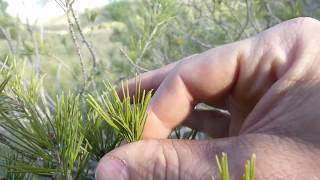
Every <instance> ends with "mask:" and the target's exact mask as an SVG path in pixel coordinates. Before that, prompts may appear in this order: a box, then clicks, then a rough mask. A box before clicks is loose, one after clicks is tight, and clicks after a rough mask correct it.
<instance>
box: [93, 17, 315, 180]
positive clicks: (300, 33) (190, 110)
mask: <svg viewBox="0 0 320 180" xmlns="http://www.w3.org/2000/svg"><path fill="white" fill-rule="evenodd" d="M319 32H320V22H319V21H317V20H315V19H312V18H303V17H301V18H296V19H292V20H289V21H286V22H283V23H281V24H279V25H276V26H274V27H273V28H270V29H268V30H266V31H264V32H262V33H260V34H258V35H256V36H254V37H252V38H249V39H245V40H242V41H239V42H235V43H232V44H227V45H224V46H221V47H217V48H214V49H211V50H209V51H207V52H204V53H202V54H197V55H194V56H191V57H188V58H185V59H182V60H180V61H178V62H176V63H173V64H170V65H167V66H165V67H163V68H161V69H157V70H153V71H150V72H147V73H145V74H142V76H141V79H142V88H143V89H154V90H156V92H155V94H154V96H153V97H152V100H151V103H150V106H149V109H148V119H147V122H146V126H145V130H144V139H145V140H142V141H139V142H135V143H131V144H127V145H124V146H122V147H120V148H118V149H116V150H114V151H112V152H110V153H108V154H107V155H106V156H105V157H104V158H103V159H102V160H101V161H100V162H99V164H98V167H97V170H96V178H97V179H98V180H102V179H112V180H118V179H119V180H123V179H138V180H140V179H183V180H188V179H192V180H194V179H210V178H211V176H212V175H214V176H215V177H219V175H218V167H217V165H216V161H215V159H214V157H215V155H216V154H219V155H220V154H221V152H226V153H227V154H228V156H229V165H230V172H231V179H241V178H242V175H243V169H244V164H245V163H246V161H247V160H248V159H250V157H251V155H252V154H253V153H255V154H256V155H257V164H256V179H272V180H274V179H290V180H294V179H299V180H301V179H309V180H310V179H320V159H319V157H320V119H319V118H320V109H319V108H320V68H319V66H320V33H319ZM133 84H134V82H133V81H131V85H132V86H133ZM198 103H206V104H208V105H211V106H214V107H217V108H221V109H225V110H227V111H229V113H230V115H226V114H221V113H219V112H218V111H212V110H199V109H195V108H194V107H195V105H196V104H198ZM182 123H184V124H185V125H188V126H190V127H193V128H195V129H198V130H201V131H204V132H206V133H208V134H209V135H210V136H212V137H213V139H210V140H203V141H190V140H168V139H165V138H166V137H167V136H168V135H169V133H170V132H171V130H172V129H173V128H174V127H176V126H178V125H179V124H182Z"/></svg>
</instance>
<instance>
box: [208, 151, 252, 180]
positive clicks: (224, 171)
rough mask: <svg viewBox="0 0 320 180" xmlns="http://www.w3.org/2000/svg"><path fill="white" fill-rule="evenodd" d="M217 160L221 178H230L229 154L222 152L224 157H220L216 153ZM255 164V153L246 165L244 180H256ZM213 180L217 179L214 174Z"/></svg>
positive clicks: (225, 179)
mask: <svg viewBox="0 0 320 180" xmlns="http://www.w3.org/2000/svg"><path fill="white" fill-rule="evenodd" d="M216 162H217V166H218V171H219V174H220V179H221V180H230V174H229V165H228V155H227V154H226V153H224V152H223V153H222V157H218V156H217V155H216ZM255 164H256V155H255V154H253V155H252V156H251V160H250V161H248V162H247V164H246V165H245V170H244V174H243V177H242V179H243V180H254V179H255V178H254V176H255V169H254V168H255ZM212 180H215V178H214V176H212Z"/></svg>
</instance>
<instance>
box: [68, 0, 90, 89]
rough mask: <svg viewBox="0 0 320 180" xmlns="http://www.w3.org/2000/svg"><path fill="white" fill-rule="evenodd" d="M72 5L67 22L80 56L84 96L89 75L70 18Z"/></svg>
mask: <svg viewBox="0 0 320 180" xmlns="http://www.w3.org/2000/svg"><path fill="white" fill-rule="evenodd" d="M70 6H71V5H70V4H68V6H67V12H66V15H67V20H68V24H69V31H70V35H71V38H72V41H73V44H74V46H75V48H76V51H77V54H78V57H79V61H80V67H81V71H82V76H83V87H82V89H81V91H80V94H81V95H83V93H84V91H85V90H86V87H87V78H88V76H87V73H86V70H85V67H84V61H83V56H82V54H81V50H80V46H79V43H78V40H77V36H76V33H75V31H74V29H73V28H74V25H73V22H72V20H71V18H70V12H69V11H70Z"/></svg>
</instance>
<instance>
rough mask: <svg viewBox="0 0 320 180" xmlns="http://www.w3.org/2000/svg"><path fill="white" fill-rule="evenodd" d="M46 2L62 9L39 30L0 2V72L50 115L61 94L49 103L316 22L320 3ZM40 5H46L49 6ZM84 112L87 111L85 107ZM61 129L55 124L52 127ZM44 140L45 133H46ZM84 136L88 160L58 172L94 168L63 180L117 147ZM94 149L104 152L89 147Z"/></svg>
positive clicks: (203, 0) (196, 0)
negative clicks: (82, 6) (80, 5)
mask: <svg viewBox="0 0 320 180" xmlns="http://www.w3.org/2000/svg"><path fill="white" fill-rule="evenodd" d="M51 1H55V2H56V3H57V4H58V5H59V6H61V11H64V12H65V15H63V16H61V17H57V18H54V19H51V20H49V21H48V22H45V23H37V21H35V22H28V21H24V20H23V21H22V20H20V19H19V18H17V17H13V16H10V15H9V14H8V13H7V11H6V9H7V6H8V3H7V2H6V1H4V0H0V69H1V71H0V72H5V71H6V69H10V70H11V69H12V67H14V72H15V74H19V77H20V78H21V79H18V80H17V79H16V81H19V82H22V83H21V84H27V85H30V84H31V85H32V84H33V83H35V82H37V83H39V84H40V85H39V91H32V92H33V93H34V94H37V93H39V94H41V98H42V101H43V99H46V100H45V103H42V104H40V105H39V106H40V108H43V109H45V110H44V111H46V108H47V107H46V105H48V106H49V109H50V105H51V106H53V108H52V109H55V106H56V104H55V103H54V100H52V99H55V97H56V96H57V95H60V96H59V97H60V99H59V100H57V101H56V102H57V103H60V104H61V102H62V101H63V102H64V101H65V100H64V99H61V96H62V94H68V93H70V94H75V95H77V94H81V96H82V97H83V96H86V94H87V93H91V94H96V95H97V96H98V95H99V94H101V92H102V91H103V90H104V85H103V82H104V81H110V82H112V83H118V82H120V81H121V80H123V79H128V78H132V77H134V76H135V75H136V74H137V73H143V72H145V71H148V70H152V69H156V68H159V67H161V66H164V65H166V64H168V63H171V62H174V61H176V60H179V59H181V58H183V57H186V56H190V55H192V54H195V53H200V52H203V51H206V50H208V49H210V48H214V47H217V46H219V45H222V44H225V43H229V42H233V41H237V40H241V39H245V38H247V37H250V36H253V35H255V34H257V33H259V32H261V31H263V30H265V29H267V28H269V27H271V26H273V25H275V24H278V23H280V22H282V21H285V20H288V19H291V18H294V17H299V16H310V17H314V18H317V19H319V18H320V8H319V7H320V1H319V0H113V1H110V2H109V3H108V4H107V5H106V6H104V7H99V8H96V9H90V10H85V11H84V12H81V13H80V12H78V11H77V9H74V8H73V3H77V0H75V1H73V0H65V1H64V0H51ZM92 1H94V0H92ZM39 2H41V3H42V5H45V4H46V3H48V0H44V1H39ZM25 3H28V2H27V1H25ZM4 79H5V78H4V76H3V77H1V78H0V80H1V82H2V80H4ZM13 87H15V86H14V85H13ZM16 87H18V85H16ZM0 89H1V88H0ZM17 89H19V88H17ZM20 90H21V89H20ZM19 92H20V91H14V94H15V96H17V97H19V94H17V93H19ZM28 92H29V90H28ZM30 97H31V95H30ZM30 97H29V96H28V98H30ZM71 97H72V96H71ZM31 99H32V98H31ZM66 99H68V98H66ZM75 99H77V98H75ZM80 99H81V98H80ZM28 100H30V99H28ZM1 101H2V102H3V99H1ZM35 101H38V100H35ZM47 101H48V102H47ZM66 101H67V100H66ZM69 101H71V100H68V102H69ZM19 102H20V101H19ZM21 102H24V101H23V100H21ZM46 102H47V103H46ZM81 102H82V101H81V100H78V99H77V100H75V102H74V104H80V106H81ZM62 105H63V103H62V104H61V108H63V107H64V106H62ZM0 106H1V103H0ZM83 106H86V105H85V103H84V105H83ZM83 106H81V107H80V108H83ZM48 111H50V110H48ZM53 111H54V110H53ZM54 112H55V113H58V112H59V111H58V110H57V111H54ZM61 113H62V112H61ZM82 113H84V114H82V115H81V114H76V116H79V117H80V116H82V118H84V117H85V118H84V119H97V115H96V114H95V113H91V111H90V110H88V109H86V110H83V111H82ZM86 113H87V115H86ZM61 116H62V115H61ZM92 121H94V123H93V124H89V125H88V127H90V128H92V129H89V130H91V131H94V130H96V131H99V133H100V132H101V131H102V129H97V128H96V127H97V126H99V127H100V125H96V120H92ZM58 122H59V121H58ZM98 124H99V123H98ZM63 125H65V126H63ZM67 126H68V125H66V124H63V123H60V124H57V128H59V127H67ZM79 128H80V127H79ZM82 128H83V127H82ZM95 128H96V129H95ZM108 128H109V129H110V127H107V126H105V125H103V129H104V130H103V131H106V130H105V129H108ZM49 129H50V128H49ZM0 130H1V129H0ZM110 131H112V130H110ZM43 133H49V134H50V132H49V131H48V132H43ZM86 133H88V134H89V135H88V134H86ZM86 133H84V136H85V137H82V136H80V137H79V138H80V139H82V140H83V138H84V139H85V140H83V145H82V146H81V147H83V148H84V149H86V147H88V146H87V145H88V144H87V141H88V142H89V141H91V140H92V143H91V147H92V148H91V149H90V148H87V149H86V150H87V151H86V153H87V154H86V153H83V154H82V155H79V156H76V157H75V159H73V160H74V161H70V162H69V165H70V166H66V167H65V168H66V169H68V168H69V169H70V168H71V169H77V168H76V167H74V166H73V165H72V166H71V164H72V162H77V161H80V160H82V159H81V158H84V157H83V156H84V154H85V155H86V157H85V158H84V159H86V161H93V163H91V164H90V165H88V167H85V169H86V171H87V172H86V174H85V175H83V174H82V173H81V172H80V173H78V172H76V173H74V174H72V175H66V176H65V178H66V179H77V178H80V179H84V178H87V179H92V178H93V174H92V169H94V165H95V163H96V162H97V161H98V160H99V158H101V157H102V156H103V154H104V153H106V152H108V151H109V150H111V149H113V148H114V147H116V146H117V145H118V144H119V143H118V142H115V144H112V143H111V144H110V145H108V144H101V143H98V142H94V140H95V139H97V137H96V136H94V135H93V133H91V134H90V133H89V132H87V131H86ZM190 133H191V134H189V136H188V137H187V136H185V137H184V138H186V137H187V138H189V137H190V136H192V137H193V136H194V131H192V132H190ZM40 134H41V133H40ZM102 134H103V133H102ZM175 134H176V135H175V136H176V137H177V138H183V137H182V136H183V135H181V134H180V133H179V132H178V133H177V132H176V133H175ZM0 135H1V134H0ZM38 135H39V133H38ZM69 135H70V134H69ZM71 135H72V134H71ZM71 135H70V137H71ZM101 136H103V138H104V139H105V138H109V137H110V138H114V137H113V136H114V135H110V134H108V135H101ZM180 136H181V137H180ZM68 137H69V136H68ZM1 138H2V136H0V140H1ZM100 138H101V137H100ZM115 138H116V139H118V137H115ZM98 139H99V137H98ZM81 142H82V141H81ZM89 144H90V143H89ZM98 146H99V147H100V146H103V147H101V148H100V149H97V148H95V147H98ZM79 151H82V150H79ZM63 153H65V152H63ZM80 154H81V153H80ZM64 155H65V156H66V155H68V154H64ZM87 156H89V158H87ZM91 156H92V158H90V157H91ZM61 157H62V156H61ZM15 158H19V157H18V156H13V157H12V158H7V161H6V162H8V161H9V160H8V159H10V160H12V159H13V161H14V160H15ZM77 158H78V159H77ZM24 160H25V159H23V160H22V161H24ZM37 161H38V160H37ZM94 162H95V163H94ZM8 163H9V164H10V162H8ZM38 164H39V163H38ZM76 164H77V165H78V168H80V169H81V168H82V167H80V166H81V164H79V163H76ZM86 166H87V165H86ZM89 166H90V167H89ZM10 167H11V166H10ZM46 167H51V166H50V165H48V166H47V165H46ZM28 168H30V167H28ZM7 169H10V168H8V167H7ZM22 169H23V168H22ZM24 170H25V169H24ZM29 170H30V169H29ZM41 170H43V171H41ZM46 170H47V171H44V169H40V170H39V169H38V170H37V171H34V169H31V170H30V171H32V172H35V173H34V174H38V175H43V174H45V176H44V177H46V178H49V177H51V176H52V174H55V173H56V171H57V169H53V170H52V169H51V170H50V169H46ZM81 170H83V169H81ZM25 171H26V170H25ZM62 171H63V170H62ZM4 172H5V171H4ZM66 174H68V173H66ZM79 174H80V175H79ZM19 177H20V179H21V177H22V179H23V178H26V177H29V178H30V177H31V176H25V174H14V175H13V174H10V175H7V178H8V179H19ZM70 177H71V178H70ZM56 179H57V178H56ZM58 179H59V178H58ZM62 179H63V178H62Z"/></svg>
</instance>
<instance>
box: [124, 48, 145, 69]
mask: <svg viewBox="0 0 320 180" xmlns="http://www.w3.org/2000/svg"><path fill="white" fill-rule="evenodd" d="M120 51H121V53H123V55H124V56H125V57H126V58H127V60H128V61H129V63H130V64H131V65H132V66H133V67H134V68H135V69H136V70H137V71H142V72H147V71H149V70H148V69H146V68H144V67H141V66H139V65H137V64H136V63H134V61H133V60H132V59H131V58H130V57H129V55H128V54H127V53H126V52H125V50H123V49H122V48H120Z"/></svg>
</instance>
